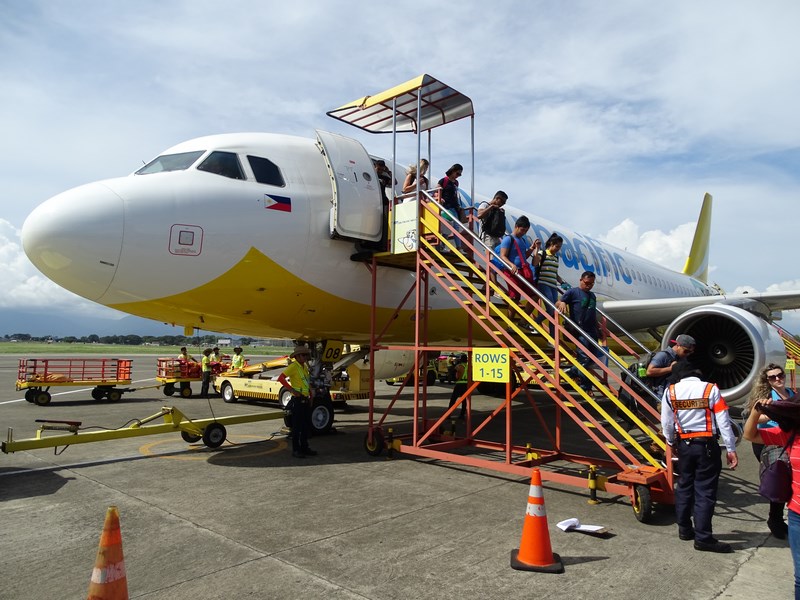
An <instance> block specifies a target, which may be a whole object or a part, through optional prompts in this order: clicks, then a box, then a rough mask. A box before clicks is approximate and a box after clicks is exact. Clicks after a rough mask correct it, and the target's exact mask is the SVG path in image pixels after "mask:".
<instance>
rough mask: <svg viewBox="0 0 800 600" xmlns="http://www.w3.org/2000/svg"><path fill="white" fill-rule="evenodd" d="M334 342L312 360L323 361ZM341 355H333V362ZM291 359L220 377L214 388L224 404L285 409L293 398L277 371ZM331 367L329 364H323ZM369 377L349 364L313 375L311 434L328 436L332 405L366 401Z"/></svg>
mask: <svg viewBox="0 0 800 600" xmlns="http://www.w3.org/2000/svg"><path fill="white" fill-rule="evenodd" d="M334 344H335V342H325V343H323V344H322V346H321V348H317V347H316V345H315V347H314V348H312V360H315V361H316V360H319V358H317V357H322V358H325V357H326V354H328V353H329V352H328V350H329V348H330V347H331V346H332V345H334ZM340 357H341V352H338V353H336V358H340ZM289 361H290V359H289V358H288V357H286V356H284V357H281V358H278V359H275V360H271V361H267V362H264V363H260V364H257V365H251V366H248V367H245V368H243V369H240V370H236V371H229V372H227V373H222V374H220V375H217V376H216V377H215V378H214V388H215V389H216V390H217V391H218V392H219V393H220V395H221V396H222V399H223V401H225V402H238V401H239V400H265V401H269V402H276V403H279V404H280V406H281V407H283V408H285V407H286V405H287V404H288V403H289V400H290V399H291V397H292V395H291V393H290V392H289V390H286V389H284V388H283V386H282V385H281V384H280V382H278V381H277V379H276V378H277V375H278V374H279V373H280V371H279V370H278V369H281V370H282V369H284V368H285V367H286V366H287V365H288V364H289ZM326 364H327V365H331V364H332V363H331V361H326ZM368 375H369V373H368V372H365V371H364V370H363V369H360V368H359V367H358V365H357V364H350V365H349V366H348V367H347V370H346V371H342V370H340V369H334V368H329V367H327V366H326V367H325V368H321V369H320V370H319V372H318V373H317V374H313V373H312V381H311V385H312V388H313V389H314V390H315V394H314V398H313V401H312V408H311V431H312V432H313V433H314V434H322V433H327V432H328V431H330V430H331V428H332V427H333V421H334V412H333V409H334V405H341V406H344V407H346V405H347V401H348V400H363V399H366V398H368V397H369V381H368V379H366V377H368Z"/></svg>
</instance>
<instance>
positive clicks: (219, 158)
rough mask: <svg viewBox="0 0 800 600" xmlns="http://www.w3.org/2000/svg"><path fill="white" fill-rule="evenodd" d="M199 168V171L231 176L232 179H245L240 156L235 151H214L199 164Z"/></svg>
mask: <svg viewBox="0 0 800 600" xmlns="http://www.w3.org/2000/svg"><path fill="white" fill-rule="evenodd" d="M197 169H198V171H207V172H209V173H215V174H217V175H222V176H223V177H230V178H231V179H244V173H243V172H242V166H241V165H240V164H239V158H238V157H237V156H236V154H234V153H233V152H221V151H216V152H212V153H211V154H209V155H208V157H207V158H206V159H205V160H204V161H203V162H201V163H200V164H199V165H197Z"/></svg>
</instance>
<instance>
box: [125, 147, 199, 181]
mask: <svg viewBox="0 0 800 600" xmlns="http://www.w3.org/2000/svg"><path fill="white" fill-rule="evenodd" d="M204 152H205V150H196V151H195V152H180V153H178V154H164V155H162V156H159V157H157V158H155V159H153V160H151V161H150V162H149V163H147V164H146V165H145V166H143V167H142V168H141V169H139V170H138V171H136V174H137V175H149V174H151V173H165V172H167V171H185V170H186V169H188V168H189V167H191V166H192V165H193V164H194V161H196V160H197V159H198V158H200V157H201V156H202V155H203V153H204Z"/></svg>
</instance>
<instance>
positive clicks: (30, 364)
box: [17, 358, 133, 406]
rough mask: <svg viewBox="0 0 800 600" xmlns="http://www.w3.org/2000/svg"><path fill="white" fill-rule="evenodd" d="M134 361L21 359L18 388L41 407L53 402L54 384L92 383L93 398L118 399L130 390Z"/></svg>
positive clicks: (113, 359) (75, 384)
mask: <svg viewBox="0 0 800 600" xmlns="http://www.w3.org/2000/svg"><path fill="white" fill-rule="evenodd" d="M132 363H133V361H132V360H127V359H120V358H21V359H20V360H19V370H18V371H17V391H20V390H25V400H27V401H28V402H31V403H33V404H38V405H39V406H44V405H45V404H48V403H49V402H50V399H51V396H50V391H49V390H50V388H51V387H54V386H68V385H71V386H90V385H93V386H94V388H93V389H92V398H94V399H95V400H103V399H104V398H105V399H107V400H108V401H109V402H116V401H117V400H119V399H120V398H122V394H123V393H125V392H130V391H132V390H131V389H123V388H118V387H116V386H118V385H130V383H131V364H132Z"/></svg>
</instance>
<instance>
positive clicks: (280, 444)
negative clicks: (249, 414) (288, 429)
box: [139, 434, 289, 460]
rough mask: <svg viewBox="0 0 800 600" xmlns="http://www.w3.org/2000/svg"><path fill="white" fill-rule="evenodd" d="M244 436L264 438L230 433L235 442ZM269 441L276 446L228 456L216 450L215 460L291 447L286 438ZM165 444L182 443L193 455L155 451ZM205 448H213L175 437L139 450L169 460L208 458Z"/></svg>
mask: <svg viewBox="0 0 800 600" xmlns="http://www.w3.org/2000/svg"><path fill="white" fill-rule="evenodd" d="M244 438H249V439H255V440H264V438H263V437H262V436H258V435H236V436H231V435H230V434H228V439H231V440H232V441H233V442H234V444H239V443H241V442H237V441H236V440H238V439H244ZM269 443H270V444H274V447H272V448H269V447H267V448H266V449H261V448H260V449H258V450H257V451H254V452H245V453H242V452H237V453H235V454H229V455H228V456H226V455H225V453H224V452H223V453H219V452H215V454H214V460H234V459H235V460H239V459H241V458H248V457H251V456H265V455H267V454H274V453H275V452H280V451H281V450H285V449H286V448H288V447H289V444H288V443H287V442H286V441H285V440H274V441H273V440H269ZM165 444H171V445H172V446H175V445H178V444H180V445H182V447H183V448H184V450H186V452H187V453H191V454H192V456H181V455H177V456H176V455H174V454H160V453H159V452H156V451H154V449H155V448H156V447H158V446H162V445H165ZM247 445H248V446H249V445H253V446H255V443H253V442H250V443H248V444H247ZM222 447H227V448H236V447H237V446H236V445H227V446H220V448H222ZM204 450H211V448H207V447H206V446H205V445H204V444H203V443H202V442H201V441H198V442H197V443H195V444H191V445H190V444H187V443H186V442H185V441H183V439H182V438H181V439H180V440H178V441H176V440H174V439H171V440H159V441H156V442H150V443H149V444H144V445H143V446H141V447H140V448H139V452H140V453H142V454H143V455H144V456H152V457H154V458H164V459H169V460H208V453H207V452H202V454H201V451H204ZM214 450H215V451H216V450H219V448H214ZM173 451H174V450H170V452H173Z"/></svg>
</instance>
